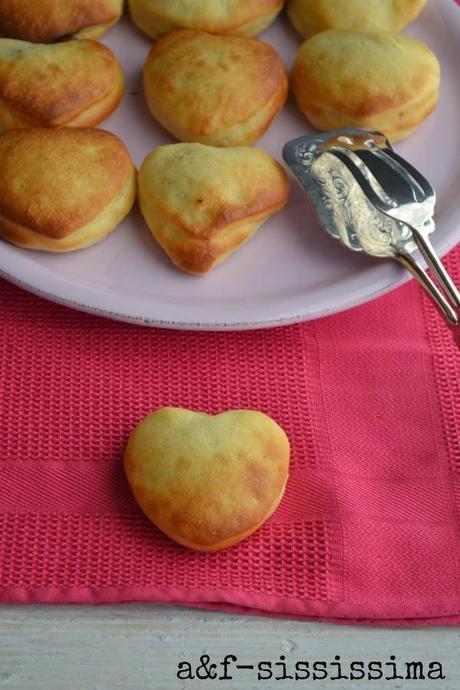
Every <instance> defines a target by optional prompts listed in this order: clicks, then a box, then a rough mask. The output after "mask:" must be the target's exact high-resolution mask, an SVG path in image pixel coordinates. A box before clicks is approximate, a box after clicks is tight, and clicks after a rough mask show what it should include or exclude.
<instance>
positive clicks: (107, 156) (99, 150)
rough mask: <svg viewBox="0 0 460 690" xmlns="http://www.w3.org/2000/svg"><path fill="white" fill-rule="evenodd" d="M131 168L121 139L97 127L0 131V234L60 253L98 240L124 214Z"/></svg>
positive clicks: (131, 192)
mask: <svg viewBox="0 0 460 690" xmlns="http://www.w3.org/2000/svg"><path fill="white" fill-rule="evenodd" d="M135 197H136V171H135V168H134V165H133V163H132V161H131V158H130V155H129V153H128V151H127V150H126V148H125V146H124V144H123V143H122V142H121V141H120V139H118V137H116V136H115V135H114V134H110V133H109V132H104V131H103V130H100V129H89V128H88V129H79V128H63V129H16V130H10V131H9V132H4V133H3V134H0V236H1V237H3V238H4V239H6V240H8V241H9V242H12V243H13V244H16V245H18V246H19V247H24V248H26V249H42V250H46V251H52V252H66V251H71V250H73V249H82V248H83V247H89V246H90V245H92V244H95V243H96V242H99V241H100V240H102V239H103V238H104V237H105V236H106V235H107V234H108V233H109V232H110V231H111V230H114V229H115V227H116V226H117V225H118V224H119V223H120V222H121V221H122V220H123V218H124V217H125V216H126V215H127V214H128V213H129V211H130V210H131V207H132V206H133V204H134V201H135Z"/></svg>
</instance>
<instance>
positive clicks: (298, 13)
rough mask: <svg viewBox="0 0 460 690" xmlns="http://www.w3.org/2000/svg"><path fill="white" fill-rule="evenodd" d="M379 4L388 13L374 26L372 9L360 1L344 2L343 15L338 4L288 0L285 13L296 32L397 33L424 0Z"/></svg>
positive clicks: (417, 10) (375, 22) (405, 0)
mask: <svg viewBox="0 0 460 690" xmlns="http://www.w3.org/2000/svg"><path fill="white" fill-rule="evenodd" d="M379 4H380V5H382V6H385V9H387V6H388V9H391V10H392V11H388V10H387V12H386V13H384V14H383V16H382V17H380V15H379V18H380V19H382V20H384V23H383V25H377V19H376V17H375V16H374V14H373V12H372V7H369V6H366V4H364V3H363V2H362V0H361V2H359V3H355V1H354V0H348V1H347V11H348V12H347V14H345V13H344V7H343V5H342V4H339V3H335V2H331V1H330V0H315V2H311V0H288V5H287V12H288V15H289V17H290V19H291V21H292V22H293V24H294V26H296V28H297V29H298V30H299V32H300V33H302V31H300V29H301V27H302V26H304V27H308V30H309V33H310V34H311V33H315V32H319V31H328V30H330V29H343V28H349V29H353V30H356V31H374V30H377V31H401V30H402V29H403V28H404V27H405V26H407V25H408V24H410V23H411V22H412V21H414V20H415V19H416V18H417V16H418V15H419V14H420V12H421V11H422V9H423V7H424V5H425V0H402V2H401V1H399V2H393V3H392V5H393V6H392V7H390V2H389V0H379ZM385 20H386V21H385ZM305 35H307V34H305Z"/></svg>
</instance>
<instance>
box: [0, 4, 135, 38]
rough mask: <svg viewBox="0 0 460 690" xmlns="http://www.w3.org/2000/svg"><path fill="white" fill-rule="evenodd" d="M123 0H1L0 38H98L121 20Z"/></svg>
mask: <svg viewBox="0 0 460 690" xmlns="http://www.w3.org/2000/svg"><path fill="white" fill-rule="evenodd" d="M123 2H124V0H71V1H70V0H1V2H0V36H5V37H7V38H19V39H20V40H23V41H32V42H33V43H55V42H56V41H62V40H67V39H69V38H72V37H73V38H99V36H102V35H103V34H105V33H106V31H108V30H109V29H110V28H111V27H112V26H113V25H114V24H115V23H116V22H117V21H118V20H119V19H120V17H121V15H122V12H123Z"/></svg>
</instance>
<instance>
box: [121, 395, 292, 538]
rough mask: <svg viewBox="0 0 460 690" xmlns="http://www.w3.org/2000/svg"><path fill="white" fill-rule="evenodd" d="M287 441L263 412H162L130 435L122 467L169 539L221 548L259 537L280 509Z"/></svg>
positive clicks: (138, 498)
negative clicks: (267, 521) (266, 523)
mask: <svg viewBox="0 0 460 690" xmlns="http://www.w3.org/2000/svg"><path fill="white" fill-rule="evenodd" d="M289 456H290V447H289V440H288V438H287V436H286V434H285V433H284V431H283V430H282V429H281V427H280V426H278V424H277V423H276V422H274V421H273V420H272V419H271V418H270V417H268V416H267V415H265V414H262V413H261V412H256V411H253V410H230V411H228V412H223V413H222V414H218V415H215V416H211V415H207V414H204V413H197V412H191V411H190V410H184V409H181V408H174V407H165V408H162V409H160V410H157V411H156V412H153V413H152V414H150V415H148V416H147V417H145V419H143V420H142V421H141V422H140V424H139V425H138V426H137V427H136V428H135V429H134V431H133V432H132V434H131V436H130V438H129V441H128V444H127V447H126V450H125V453H124V468H125V472H126V476H127V478H128V482H129V484H130V487H131V490H132V492H133V494H134V498H135V499H136V501H137V503H138V504H139V506H140V508H141V509H142V510H143V511H144V513H145V514H146V515H147V517H148V518H149V519H150V520H151V521H152V522H153V523H154V524H155V525H156V526H157V527H158V528H159V529H160V530H162V531H163V532H164V533H165V534H167V535H168V536H169V537H171V539H174V540H175V541H176V542H178V543H179V544H182V545H183V546H187V547H189V548H190V549H195V550H197V551H218V550H220V549H226V548H228V547H229V546H233V545H234V544H237V543H238V542H240V541H241V540H242V539H245V538H246V537H248V536H249V535H250V534H252V533H253V532H255V531H256V530H257V529H258V528H259V527H260V526H261V525H262V524H263V523H264V522H265V521H266V520H267V518H268V517H269V516H270V515H271V514H272V513H273V512H274V511H275V509H276V508H277V507H278V505H279V503H280V501H281V498H282V496H283V493H284V489H285V486H286V482H287V479H288V468H289Z"/></svg>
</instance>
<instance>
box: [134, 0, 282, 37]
mask: <svg viewBox="0 0 460 690" xmlns="http://www.w3.org/2000/svg"><path fill="white" fill-rule="evenodd" d="M283 4H284V0H129V8H130V11H131V17H132V19H133V22H134V23H135V24H136V25H137V26H138V27H139V29H141V31H143V32H144V33H146V34H147V35H148V36H151V37H152V38H157V37H158V36H161V35H162V34H165V33H168V32H169V31H172V30H173V29H197V30H198V31H208V32H209V33H212V34H233V35H235V36H257V34H260V33H262V31H264V30H265V29H266V28H267V27H268V26H269V25H270V24H271V23H272V21H273V20H274V19H275V17H276V16H277V15H278V13H279V12H280V11H281V9H282V7H283Z"/></svg>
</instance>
